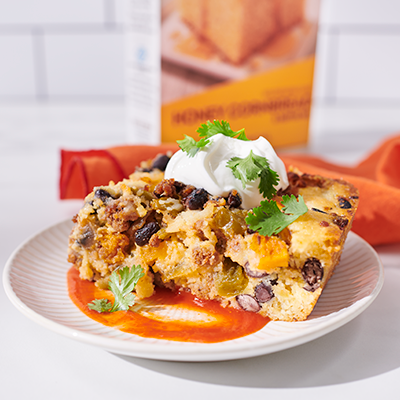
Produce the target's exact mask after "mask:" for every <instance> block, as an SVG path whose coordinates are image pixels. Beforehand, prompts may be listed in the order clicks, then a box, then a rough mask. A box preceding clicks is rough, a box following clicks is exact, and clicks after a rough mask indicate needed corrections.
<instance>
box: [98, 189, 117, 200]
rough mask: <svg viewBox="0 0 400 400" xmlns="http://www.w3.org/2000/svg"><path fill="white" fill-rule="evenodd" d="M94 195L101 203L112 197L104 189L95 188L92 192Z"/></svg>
mask: <svg viewBox="0 0 400 400" xmlns="http://www.w3.org/2000/svg"><path fill="white" fill-rule="evenodd" d="M94 197H97V198H98V199H100V200H101V201H102V202H103V203H105V202H106V201H107V200H108V199H113V198H114V197H113V196H112V195H111V194H110V193H108V192H107V190H104V189H97V190H96V191H95V192H94Z"/></svg>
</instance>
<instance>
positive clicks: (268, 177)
mask: <svg viewBox="0 0 400 400" xmlns="http://www.w3.org/2000/svg"><path fill="white" fill-rule="evenodd" d="M227 167H229V168H230V169H231V170H232V172H233V175H234V177H235V178H236V179H239V180H240V181H241V182H242V187H243V189H244V188H245V187H246V184H247V182H253V181H255V180H256V179H257V178H260V183H259V185H258V190H259V192H260V193H261V194H262V195H263V197H264V198H265V197H266V198H268V199H271V198H272V196H273V195H274V194H275V193H276V188H275V186H276V185H277V184H278V182H279V175H278V174H277V172H275V171H273V170H272V169H271V168H270V167H269V163H268V160H267V159H266V158H265V157H261V156H258V155H257V154H254V153H253V150H250V154H249V155H248V156H247V157H245V158H240V157H232V158H231V159H230V160H229V161H228V162H227Z"/></svg>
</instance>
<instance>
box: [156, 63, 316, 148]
mask: <svg viewBox="0 0 400 400" xmlns="http://www.w3.org/2000/svg"><path fill="white" fill-rule="evenodd" d="M313 70H314V57H310V58H308V59H306V60H304V61H300V62H297V63H295V64H291V65H289V66H285V67H282V68H279V69H276V70H273V71H269V72H266V73H263V74H260V75H256V76H252V77H250V78H248V79H245V80H242V81H237V82H234V83H228V84H221V85H218V86H216V87H214V88H212V89H208V90H207V91H206V92H203V93H200V94H198V95H194V96H190V97H187V98H184V99H182V100H178V101H175V102H172V103H169V104H166V105H163V106H162V111H161V121H162V122H161V132H162V141H163V142H172V141H176V140H178V139H182V138H183V137H184V135H185V134H186V135H188V136H193V137H196V130H197V128H198V127H199V126H200V124H202V123H204V122H205V121H207V120H214V119H220V120H221V119H224V120H227V121H229V123H230V125H231V127H232V129H233V130H238V129H241V128H243V127H245V128H246V135H247V137H248V138H250V139H257V138H258V137H259V136H265V137H266V138H267V139H268V140H269V141H270V142H271V144H272V145H273V146H275V147H279V146H285V145H289V144H301V143H305V142H306V141H307V137H308V124H309V114H310V105H311V94H312V81H313Z"/></svg>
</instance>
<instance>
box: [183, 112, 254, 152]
mask: <svg viewBox="0 0 400 400" xmlns="http://www.w3.org/2000/svg"><path fill="white" fill-rule="evenodd" d="M197 133H198V134H199V136H200V137H201V139H200V140H199V141H196V140H195V139H193V138H192V137H191V136H187V135H185V138H184V139H182V140H177V143H178V145H179V147H180V148H181V149H182V151H184V152H185V153H187V154H188V156H189V157H194V156H195V155H196V154H197V152H198V151H199V150H200V149H202V148H204V147H206V146H207V145H208V144H209V143H210V140H209V139H210V137H212V136H214V135H217V134H218V133H221V134H223V135H224V136H228V137H231V138H235V137H236V139H239V140H245V141H248V140H249V139H247V137H246V134H245V132H244V128H242V129H240V130H238V131H236V132H235V131H233V130H232V128H231V126H230V125H229V123H228V122H226V121H223V120H222V121H218V120H216V119H215V120H214V121H213V122H211V121H207V122H206V123H205V124H201V126H200V128H199V129H197Z"/></svg>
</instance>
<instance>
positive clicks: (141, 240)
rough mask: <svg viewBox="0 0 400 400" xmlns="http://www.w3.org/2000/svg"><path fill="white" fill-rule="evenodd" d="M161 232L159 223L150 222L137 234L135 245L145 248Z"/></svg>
mask: <svg viewBox="0 0 400 400" xmlns="http://www.w3.org/2000/svg"><path fill="white" fill-rule="evenodd" d="M159 230H160V225H158V223H157V222H149V223H148V224H146V225H145V226H144V227H143V228H140V229H138V230H137V231H136V232H135V243H136V244H137V245H138V246H144V245H145V244H147V243H149V240H150V238H151V237H152V236H153V235H154V234H155V233H156V232H157V231H159Z"/></svg>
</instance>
